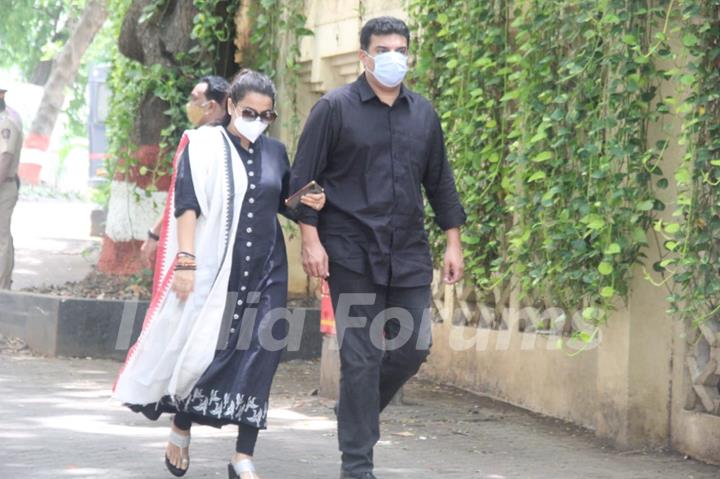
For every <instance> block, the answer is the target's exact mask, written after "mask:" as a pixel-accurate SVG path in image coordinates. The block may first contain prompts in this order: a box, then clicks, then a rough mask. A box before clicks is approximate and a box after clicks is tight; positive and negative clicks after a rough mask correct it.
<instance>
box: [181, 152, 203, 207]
mask: <svg viewBox="0 0 720 479" xmlns="http://www.w3.org/2000/svg"><path fill="white" fill-rule="evenodd" d="M188 149H189V148H188V147H187V146H186V147H185V150H183V152H182V156H181V157H180V161H179V163H178V171H177V175H176V176H175V217H176V218H179V217H180V216H182V214H183V213H185V212H186V211H188V210H192V211H194V212H195V214H196V215H197V216H200V203H198V200H197V196H196V195H195V185H194V184H193V180H192V174H191V172H190V154H189V153H188Z"/></svg>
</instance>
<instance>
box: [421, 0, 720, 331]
mask: <svg viewBox="0 0 720 479" xmlns="http://www.w3.org/2000/svg"><path fill="white" fill-rule="evenodd" d="M718 5H719V2H718V1H715V0H713V1H705V2H691V1H674V0H638V1H633V2H627V1H625V0H593V1H590V0H568V1H562V2H560V1H554V0H532V1H513V0H494V1H487V2H476V1H455V0H412V1H411V2H410V10H411V17H412V19H413V22H414V27H415V29H416V30H417V32H418V43H419V44H418V46H417V51H418V53H417V68H416V71H415V78H414V80H415V85H416V87H417V88H418V89H419V90H420V91H422V92H423V93H425V94H426V95H428V96H429V97H430V98H431V99H432V101H433V102H434V104H435V106H436V108H437V109H438V111H440V112H441V114H442V119H443V125H444V127H445V130H446V135H447V138H446V140H447V145H448V150H449V155H450V157H451V158H452V162H453V166H454V169H455V172H456V177H457V181H458V186H459V189H460V191H461V194H462V197H463V201H464V204H465V206H466V209H467V210H468V213H469V221H468V224H467V226H466V227H465V229H464V234H463V241H464V244H465V246H466V261H467V267H468V271H469V273H470V275H471V277H472V280H473V282H474V283H475V285H476V286H478V287H479V288H480V289H492V288H494V287H496V286H498V285H504V286H509V287H517V288H518V289H519V290H520V292H521V294H522V295H524V296H525V297H526V298H530V299H531V300H537V299H540V300H543V301H545V302H546V303H547V304H552V305H556V306H560V307H562V308H563V309H565V310H566V311H572V310H578V309H581V310H582V311H583V316H584V317H585V319H586V320H590V321H594V322H602V321H603V320H605V319H606V316H607V312H608V311H610V310H612V309H613V308H614V307H616V306H617V304H618V302H619V300H622V299H625V298H627V297H628V294H629V288H630V283H631V278H632V276H633V270H634V269H635V268H636V265H638V264H639V263H640V262H641V260H642V259H643V258H644V256H645V249H646V247H647V246H648V243H649V235H648V231H650V236H652V235H654V234H658V235H659V236H665V238H664V239H665V240H666V241H664V245H665V247H666V249H665V254H666V257H665V259H664V260H663V261H662V262H661V263H658V264H656V265H655V267H656V272H659V273H662V274H665V275H671V276H674V278H673V281H667V282H666V284H667V285H668V286H669V287H670V289H671V291H672V292H673V295H672V296H671V301H672V302H673V304H674V305H675V310H676V311H680V312H685V313H691V314H692V315H695V316H697V314H698V313H699V311H700V310H707V309H708V308H711V309H712V308H717V305H718V304H720V302H718V301H717V300H716V299H720V298H718V293H719V292H720V286H718V284H719V282H718V281H717V275H718V271H719V267H720V264H719V263H718V259H717V258H718V254H717V253H718V252H717V246H716V243H717V240H716V238H717V237H718V234H717V233H718V231H717V229H720V216H718V214H717V207H718V200H717V192H716V191H717V184H718V181H716V180H715V175H716V174H717V173H718V172H717V171H716V170H717V169H718V167H720V161H718V145H716V144H715V143H717V142H718V140H717V138H718V135H717V133H718V132H717V129H718V121H717V120H718V116H717V115H718V111H717V92H718V86H719V83H718V78H717V61H718ZM671 38H677V39H681V42H682V44H683V45H682V46H681V48H679V49H678V48H671V44H670V39H671ZM689 53H690V54H693V55H695V60H693V61H691V63H690V66H689V68H690V70H691V71H692V72H690V73H689V72H688V70H687V68H671V67H668V65H673V64H679V63H682V62H683V59H685V61H687V58H686V57H687V55H688V54H689ZM663 81H673V82H675V83H674V84H675V85H676V87H677V89H678V90H679V91H678V92H677V93H678V94H677V96H675V97H669V98H659V96H658V88H659V86H660V85H661V83H662V82H663ZM686 90H687V91H686ZM685 93H687V94H689V95H690V99H689V100H687V102H684V101H683V100H682V96H683V94H685ZM700 112H702V114H700ZM668 114H673V115H685V114H688V115H687V116H686V117H685V135H684V138H683V140H682V141H683V142H684V143H685V144H686V145H687V147H688V154H687V156H686V158H685V163H686V164H688V166H687V167H685V169H681V171H680V178H679V180H680V183H681V185H685V186H686V187H687V188H686V190H685V193H683V196H681V198H680V206H679V208H680V209H679V211H678V212H677V213H676V217H677V218H678V220H677V223H666V224H662V223H660V224H659V223H658V222H656V221H655V215H656V213H657V212H659V211H662V210H664V209H665V208H666V205H665V204H663V203H662V202H661V201H660V200H659V199H658V192H659V190H662V189H665V188H667V187H668V186H669V181H668V178H672V176H673V174H674V172H672V171H671V172H664V171H662V169H661V168H660V164H661V162H662V160H663V157H664V156H665V154H666V151H667V148H668V146H669V145H670V144H671V142H673V141H675V142H677V141H678V139H677V138H675V137H673V136H672V135H670V134H669V132H666V131H664V130H662V129H661V128H660V127H658V126H657V125H659V124H660V122H662V120H663V117H664V116H665V115H668ZM652 125H656V127H655V130H656V133H655V135H654V138H655V139H654V140H651V135H650V134H649V131H650V129H651V126H652ZM658 131H659V132H661V135H660V136H661V138H660V139H659V140H657V132H658ZM713 142H714V143H713ZM683 171H685V173H683ZM690 171H692V173H690ZM708 208H710V210H708ZM698 216H700V217H702V221H701V222H700V223H699V222H698V218H697V217H698ZM685 220H688V221H685ZM653 224H655V226H656V231H653V229H652V228H651V226H652V225H653ZM698 224H702V225H704V226H703V229H700V230H699V229H698V228H697V226H698ZM674 235H679V237H680V238H681V239H680V240H678V241H676V240H673V239H671V238H669V237H670V236H674ZM433 237H434V243H435V244H436V245H437V246H439V245H441V244H442V237H441V235H440V234H439V232H438V231H437V230H434V234H433ZM678 253H679V254H678ZM437 257H441V256H437ZM673 265H675V266H677V267H676V270H675V271H674V272H669V271H668V270H667V268H668V267H671V266H673ZM681 271H682V272H681ZM671 276H670V277H671ZM709 295H710V296H709ZM711 298H712V299H711Z"/></svg>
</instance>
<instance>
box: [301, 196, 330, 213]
mask: <svg viewBox="0 0 720 479" xmlns="http://www.w3.org/2000/svg"><path fill="white" fill-rule="evenodd" d="M300 203H302V204H304V205H305V206H309V207H310V208H312V209H314V210H315V211H320V210H321V209H323V207H324V206H325V193H308V194H307V195H303V196H301V197H300Z"/></svg>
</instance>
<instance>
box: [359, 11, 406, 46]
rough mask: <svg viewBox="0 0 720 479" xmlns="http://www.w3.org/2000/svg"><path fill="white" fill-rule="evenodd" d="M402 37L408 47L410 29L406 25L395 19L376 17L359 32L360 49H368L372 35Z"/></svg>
mask: <svg viewBox="0 0 720 479" xmlns="http://www.w3.org/2000/svg"><path fill="white" fill-rule="evenodd" d="M393 34H396V35H402V36H404V37H405V39H406V40H407V42H408V46H409V45H410V29H409V28H408V26H407V24H406V23H405V22H403V21H402V20H400V19H399V18H395V17H377V18H373V19H372V20H368V22H367V23H366V24H365V25H364V26H363V27H362V30H361V31H360V47H361V48H362V49H363V50H365V51H367V49H368V48H370V37H372V36H373V35H379V36H382V35H393Z"/></svg>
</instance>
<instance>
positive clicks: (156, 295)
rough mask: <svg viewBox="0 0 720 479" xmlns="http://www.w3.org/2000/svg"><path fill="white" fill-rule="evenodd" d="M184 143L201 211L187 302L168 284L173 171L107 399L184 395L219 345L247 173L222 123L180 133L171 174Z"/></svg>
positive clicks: (173, 241) (173, 231) (142, 400)
mask: <svg viewBox="0 0 720 479" xmlns="http://www.w3.org/2000/svg"><path fill="white" fill-rule="evenodd" d="M186 147H187V148H189V150H188V153H189V158H190V170H191V173H192V180H193V184H194V187H195V194H196V196H197V199H198V203H199V204H200V211H201V214H200V217H199V218H198V223H197V229H196V232H195V255H196V257H197V268H198V269H197V272H196V274H195V289H194V291H193V293H192V294H191V295H190V297H189V298H188V299H187V301H185V302H180V301H179V300H178V298H177V295H176V294H175V293H174V292H172V290H171V287H172V280H173V276H174V266H175V258H176V256H177V253H178V241H177V220H176V219H175V215H174V211H175V198H174V196H175V194H174V192H175V174H173V179H172V182H171V186H170V190H169V192H168V201H167V205H166V207H165V212H164V215H163V230H162V234H161V238H160V244H159V245H158V252H157V261H156V271H155V281H154V285H153V295H152V300H151V302H150V307H149V309H148V312H147V315H146V317H145V321H144V323H143V328H142V332H141V333H140V337H139V338H138V340H137V342H136V343H135V344H134V345H133V346H132V348H130V351H129V352H128V355H127V359H126V360H125V364H124V366H123V367H122V369H121V370H120V374H119V376H118V378H117V380H116V383H115V387H114V388H113V397H114V398H115V399H117V400H119V401H122V402H123V403H126V404H139V405H145V404H151V403H155V402H158V401H159V400H160V399H161V398H162V397H163V396H168V395H169V396H172V397H174V398H179V399H183V398H185V397H187V396H188V395H189V394H190V392H191V391H192V388H193V386H194V385H195V383H196V382H197V381H198V379H200V376H201V375H202V374H203V373H204V372H205V370H206V369H207V367H208V366H209V365H210V363H211V362H212V359H213V357H214V355H215V350H216V347H217V344H218V336H219V334H220V330H221V325H222V320H223V312H224V310H225V301H226V299H227V290H228V280H229V277H230V269H231V267H232V251H233V243H234V238H235V235H236V233H237V228H238V221H239V218H240V212H241V208H242V204H243V200H244V198H245V193H246V191H247V173H246V171H245V167H244V165H243V162H242V161H241V160H240V157H239V155H238V153H237V151H236V150H235V148H234V147H233V146H232V143H231V141H230V139H229V138H228V137H227V133H226V132H225V130H224V128H223V127H220V126H207V127H201V128H199V129H197V130H188V131H186V132H185V133H184V135H183V138H182V140H181V142H180V145H179V147H178V150H177V152H176V154H175V159H174V165H175V167H174V171H175V172H176V171H177V167H178V162H179V161H180V157H181V156H182V155H181V153H182V152H183V150H184V149H185V148H186Z"/></svg>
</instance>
